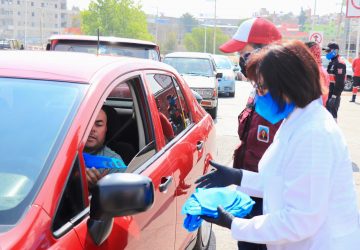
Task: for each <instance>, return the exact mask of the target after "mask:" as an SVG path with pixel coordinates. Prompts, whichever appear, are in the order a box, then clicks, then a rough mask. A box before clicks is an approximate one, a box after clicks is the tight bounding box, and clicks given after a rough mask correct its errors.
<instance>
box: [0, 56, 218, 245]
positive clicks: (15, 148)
mask: <svg viewBox="0 0 360 250" xmlns="http://www.w3.org/2000/svg"><path fill="white" fill-rule="evenodd" d="M169 100H170V101H171V105H172V106H171V107H170V106H169V105H170V104H169ZM103 105H106V106H109V107H111V108H112V110H113V111H114V112H113V115H112V116H111V117H108V134H107V139H106V142H107V143H106V145H107V146H108V147H110V148H111V149H112V150H113V151H115V152H117V153H118V154H120V155H121V156H122V157H123V159H124V161H125V163H126V164H127V170H126V173H116V174H108V175H106V176H105V177H104V178H102V179H101V180H100V181H99V182H98V183H97V184H96V186H95V188H94V189H92V192H91V194H90V192H89V191H88V183H87V181H86V174H85V168H86V166H85V161H84V157H83V149H84V145H85V143H86V141H87V138H88V136H89V134H90V130H91V128H92V125H93V124H94V121H95V119H96V116H97V114H98V112H99V111H100V109H101V107H102V106H103ZM174 110H175V112H174ZM0 114H1V117H2V119H1V123H0V138H1V146H0V178H1V182H0V249H49V248H50V249H166V250H168V249H185V248H188V249H191V248H196V249H206V247H207V245H208V242H209V240H210V238H211V224H207V223H204V224H203V225H202V227H200V229H199V230H198V232H197V234H196V233H194V234H191V233H188V232H187V231H186V230H185V229H184V228H183V226H182V224H183V219H184V216H183V215H181V207H182V205H183V204H184V202H185V201H186V199H187V198H188V197H189V196H190V195H191V194H192V193H193V192H194V189H195V187H194V184H193V183H194V181H195V179H196V178H198V177H199V176H201V175H202V174H204V173H205V172H206V171H207V168H208V166H209V164H208V161H209V159H211V158H212V157H213V156H214V152H215V128H214V123H213V120H212V119H211V117H210V115H208V114H207V113H206V112H205V111H204V109H203V108H201V107H200V106H199V104H198V103H197V101H196V99H195V98H194V97H193V95H192V93H191V90H190V89H189V87H188V86H187V84H185V82H183V80H182V78H181V76H180V75H179V74H178V73H177V72H175V70H173V69H172V68H170V67H169V66H167V65H165V64H163V63H160V62H156V61H151V60H145V59H135V58H121V57H111V56H96V55H92V54H85V53H64V52H41V51H38V52H31V51H3V52H0Z"/></svg>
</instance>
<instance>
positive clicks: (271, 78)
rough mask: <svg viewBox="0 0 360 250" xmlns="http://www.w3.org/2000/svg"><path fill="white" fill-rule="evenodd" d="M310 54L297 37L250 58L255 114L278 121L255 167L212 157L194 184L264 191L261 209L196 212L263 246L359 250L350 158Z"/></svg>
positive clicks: (284, 249) (288, 249)
mask: <svg viewBox="0 0 360 250" xmlns="http://www.w3.org/2000/svg"><path fill="white" fill-rule="evenodd" d="M309 58H312V57H311V54H310V52H309V50H308V49H307V48H306V46H305V45H304V43H302V42H300V41H294V42H291V43H287V44H284V45H271V46H269V47H267V48H265V49H263V50H261V51H260V52H259V53H257V54H254V55H253V56H252V57H251V58H250V61H249V62H248V66H247V75H248V79H249V80H250V81H252V82H253V83H254V85H255V86H256V88H257V89H258V91H259V92H260V93H261V94H262V95H261V96H259V100H258V103H257V105H259V104H261V105H260V107H261V109H260V112H261V113H262V114H263V115H264V116H265V117H269V119H271V117H273V116H277V115H279V114H282V116H284V118H285V119H284V121H283V123H282V125H281V127H280V128H279V130H278V131H277V133H276V136H275V138H274V141H273V143H272V144H271V145H270V147H269V148H268V149H267V150H266V152H265V154H264V155H263V157H262V158H261V160H260V162H259V172H258V173H254V172H251V171H247V170H243V169H234V168H229V167H225V166H221V165H219V164H216V163H214V162H211V164H212V165H213V166H214V167H215V169H216V170H215V171H212V172H210V173H209V174H207V175H205V176H203V177H201V178H199V179H198V180H197V181H196V183H198V188H199V187H205V188H210V187H225V186H228V185H233V184H235V185H238V187H237V189H238V190H240V191H242V192H245V193H247V194H249V195H252V196H257V197H263V198H264V214H263V215H258V216H255V217H253V218H251V219H245V218H234V216H233V215H232V214H230V213H228V212H227V211H225V210H224V209H223V208H222V207H218V216H217V218H209V217H206V216H202V218H203V219H205V220H206V221H208V222H211V223H215V224H217V225H219V226H222V227H226V228H229V229H230V230H231V233H232V236H233V238H234V239H236V240H239V241H248V242H256V243H262V244H266V245H267V249H269V250H272V249H276V250H309V249H314V250H315V249H316V250H344V249H347V250H355V249H359V246H360V218H359V210H358V206H357V196H356V191H355V186H354V181H353V177H352V162H351V158H350V155H349V151H348V147H347V145H346V142H345V139H344V136H343V135H342V132H341V130H340V128H339V127H338V125H337V124H336V122H335V121H334V119H333V117H332V116H331V114H330V113H329V112H328V111H327V110H326V109H325V108H324V106H323V105H322V104H321V103H320V98H321V94H322V93H321V85H320V74H319V68H318V66H317V64H316V62H315V60H313V59H311V60H309ZM269 107H271V108H269ZM209 198H211V197H209Z"/></svg>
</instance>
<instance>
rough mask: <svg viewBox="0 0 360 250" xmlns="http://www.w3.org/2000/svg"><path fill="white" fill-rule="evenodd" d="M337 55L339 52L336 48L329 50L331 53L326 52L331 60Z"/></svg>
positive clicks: (327, 57)
mask: <svg viewBox="0 0 360 250" xmlns="http://www.w3.org/2000/svg"><path fill="white" fill-rule="evenodd" d="M336 56H337V52H336V50H335V49H332V50H331V51H329V53H327V54H326V59H328V60H331V59H333V58H335V57H336Z"/></svg>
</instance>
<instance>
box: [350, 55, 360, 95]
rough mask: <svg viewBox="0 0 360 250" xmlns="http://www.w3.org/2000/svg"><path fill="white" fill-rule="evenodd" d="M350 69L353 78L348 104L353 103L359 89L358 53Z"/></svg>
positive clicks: (359, 56)
mask: <svg viewBox="0 0 360 250" xmlns="http://www.w3.org/2000/svg"><path fill="white" fill-rule="evenodd" d="M352 69H353V72H354V76H353V87H352V98H351V100H350V102H355V100H356V94H357V92H358V91H359V88H360V52H359V53H358V57H357V58H355V59H354V61H353V63H352Z"/></svg>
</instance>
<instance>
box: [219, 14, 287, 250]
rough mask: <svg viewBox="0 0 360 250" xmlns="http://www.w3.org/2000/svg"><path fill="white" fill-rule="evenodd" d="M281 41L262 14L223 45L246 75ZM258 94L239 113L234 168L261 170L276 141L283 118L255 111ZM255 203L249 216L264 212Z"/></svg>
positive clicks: (259, 249) (257, 249)
mask: <svg viewBox="0 0 360 250" xmlns="http://www.w3.org/2000/svg"><path fill="white" fill-rule="evenodd" d="M279 40H281V34H280V32H279V30H278V29H277V28H276V26H275V25H274V24H273V23H271V22H270V21H268V20H266V19H264V18H261V17H258V18H251V19H248V20H246V21H244V22H243V23H242V24H241V25H240V26H239V28H238V30H237V32H236V33H235V35H234V36H233V37H232V39H231V40H229V41H228V42H226V43H225V44H223V45H221V46H220V48H219V49H220V50H221V51H222V52H224V53H233V52H239V53H240V61H239V64H240V66H241V72H242V73H243V74H244V75H245V76H246V61H247V60H248V58H249V57H250V56H251V54H252V53H253V52H254V51H256V50H258V49H261V48H262V47H264V46H266V45H268V44H270V43H273V42H276V41H279ZM256 95H261V93H257V91H256V90H255V91H254V93H253V94H251V95H250V97H249V99H248V103H247V105H246V108H245V109H244V110H243V111H242V112H241V113H240V115H239V116H238V122H239V126H238V134H239V138H240V145H239V146H238V147H237V149H235V151H234V164H233V167H234V168H241V169H246V170H250V171H254V172H258V163H259V161H260V159H261V157H262V155H263V154H264V152H265V151H266V149H267V148H268V147H269V145H270V144H271V143H272V141H273V139H274V135H275V133H276V131H277V130H278V128H279V127H280V124H281V122H282V120H280V121H275V122H274V121H273V120H272V121H268V120H266V119H265V118H263V117H261V116H260V115H259V114H258V113H257V112H256V111H255V104H256V103H255V100H256V97H255V98H254V96H256ZM252 198H253V199H254V200H255V202H256V203H255V205H254V207H253V209H252V212H251V213H250V215H249V218H251V217H253V216H256V215H261V214H262V199H260V198H256V197H252ZM238 247H239V249H241V250H250V249H254V250H263V249H266V246H265V245H260V244H254V243H248V242H238Z"/></svg>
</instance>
